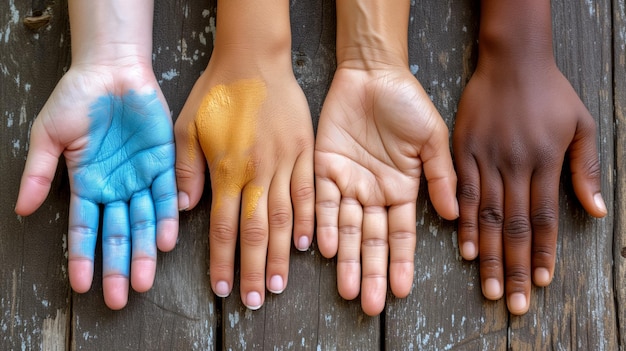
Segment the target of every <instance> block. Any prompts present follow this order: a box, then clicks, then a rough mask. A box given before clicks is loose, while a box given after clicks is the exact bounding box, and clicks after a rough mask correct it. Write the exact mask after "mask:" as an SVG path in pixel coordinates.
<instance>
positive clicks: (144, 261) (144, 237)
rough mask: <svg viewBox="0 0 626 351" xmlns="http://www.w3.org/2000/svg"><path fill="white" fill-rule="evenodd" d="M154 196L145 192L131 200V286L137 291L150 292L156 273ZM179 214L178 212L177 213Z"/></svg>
mask: <svg viewBox="0 0 626 351" xmlns="http://www.w3.org/2000/svg"><path fill="white" fill-rule="evenodd" d="M154 207H155V206H154V203H153V200H152V195H151V194H150V192H149V191H147V190H145V191H142V192H140V193H137V194H135V195H134V196H133V197H132V199H131V200H130V228H131V237H132V261H131V262H132V263H131V271H130V277H131V286H132V287H133V289H135V291H138V292H145V291H148V290H150V288H151V287H152V283H153V282H154V274H155V272H156V259H157V257H156V255H157V252H156V234H155V233H156V217H155V211H154ZM175 212H176V213H178V211H175Z"/></svg>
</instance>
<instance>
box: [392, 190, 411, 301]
mask: <svg viewBox="0 0 626 351" xmlns="http://www.w3.org/2000/svg"><path fill="white" fill-rule="evenodd" d="M416 210H417V208H416V203H415V202H410V203H407V204H403V205H397V206H391V207H390V208H389V210H388V216H389V255H390V259H389V283H390V285H391V291H392V292H393V294H394V295H395V296H396V297H401V298H402V297H406V296H407V295H409V293H410V292H411V286H412V285H413V273H414V271H415V264H414V259H415V244H416V240H417V238H416V227H415V222H416Z"/></svg>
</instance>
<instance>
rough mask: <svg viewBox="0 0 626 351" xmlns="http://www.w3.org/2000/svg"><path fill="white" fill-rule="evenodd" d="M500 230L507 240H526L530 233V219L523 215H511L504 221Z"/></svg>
mask: <svg viewBox="0 0 626 351" xmlns="http://www.w3.org/2000/svg"><path fill="white" fill-rule="evenodd" d="M502 230H503V232H504V236H505V237H506V239H507V240H513V241H517V240H526V239H527V238H528V236H529V234H530V233H531V226H530V220H529V219H528V217H527V216H524V215H513V216H511V217H509V218H507V219H506V220H505V221H504V226H503V228H502Z"/></svg>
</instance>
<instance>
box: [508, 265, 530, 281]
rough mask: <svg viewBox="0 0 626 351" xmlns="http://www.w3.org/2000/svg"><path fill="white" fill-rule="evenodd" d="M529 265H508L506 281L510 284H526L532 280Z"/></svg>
mask: <svg viewBox="0 0 626 351" xmlns="http://www.w3.org/2000/svg"><path fill="white" fill-rule="evenodd" d="M529 273H530V272H529V270H528V268H527V267H524V266H521V265H515V266H512V267H507V270H506V281H507V283H508V284H513V285H518V286H519V285H524V284H527V283H528V282H530V274H529Z"/></svg>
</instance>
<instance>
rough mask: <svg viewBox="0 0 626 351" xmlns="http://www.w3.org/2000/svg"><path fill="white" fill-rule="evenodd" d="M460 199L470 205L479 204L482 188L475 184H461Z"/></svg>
mask: <svg viewBox="0 0 626 351" xmlns="http://www.w3.org/2000/svg"><path fill="white" fill-rule="evenodd" d="M458 197H459V201H461V202H463V203H465V204H468V205H478V203H479V202H480V189H479V188H478V187H477V186H475V185H473V184H468V183H465V184H459V191H458Z"/></svg>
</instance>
